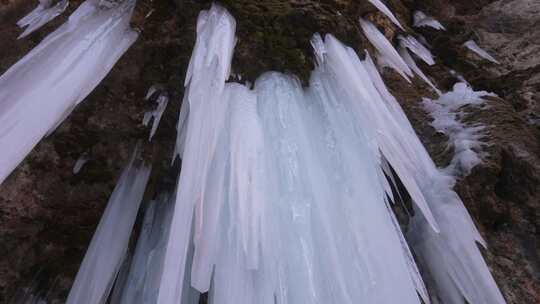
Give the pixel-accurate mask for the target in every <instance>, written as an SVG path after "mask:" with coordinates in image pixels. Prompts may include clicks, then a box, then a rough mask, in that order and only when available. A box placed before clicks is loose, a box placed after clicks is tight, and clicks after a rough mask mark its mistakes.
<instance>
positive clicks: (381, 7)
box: [369, 0, 405, 31]
mask: <svg viewBox="0 0 540 304" xmlns="http://www.w3.org/2000/svg"><path fill="white" fill-rule="evenodd" d="M369 2H371V4H373V5H374V6H375V7H376V8H378V9H379V10H380V11H381V12H382V13H383V14H385V15H386V16H387V17H388V18H389V19H390V20H391V21H392V22H393V23H394V24H395V25H397V26H398V27H399V28H400V29H401V30H402V31H405V29H404V28H403V26H402V25H401V23H399V21H398V19H397V18H396V16H394V14H393V13H392V11H391V10H390V9H389V8H388V7H387V6H386V5H384V3H382V2H381V1H380V0H369Z"/></svg>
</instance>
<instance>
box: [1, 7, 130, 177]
mask: <svg viewBox="0 0 540 304" xmlns="http://www.w3.org/2000/svg"><path fill="white" fill-rule="evenodd" d="M100 3H101V1H99V0H86V1H85V2H83V3H82V4H81V5H80V6H79V8H77V10H76V11H75V12H74V13H73V14H72V15H71V16H70V17H69V20H68V21H67V22H66V23H65V24H63V25H62V26H61V27H59V28H58V29H57V30H56V31H54V32H53V33H51V34H49V35H48V36H47V37H46V38H45V39H44V40H43V41H42V42H41V43H40V44H39V45H38V46H36V47H35V48H34V49H33V50H32V51H30V52H29V53H28V54H27V55H26V56H25V57H23V58H22V59H21V60H19V61H18V62H17V63H16V64H15V65H13V66H12V67H11V68H10V69H9V70H8V71H7V72H5V73H4V74H3V75H2V76H0V147H10V148H9V149H0V183H2V182H3V181H4V179H5V178H6V177H7V176H8V175H9V174H10V172H11V171H12V170H13V169H14V168H15V167H16V166H17V165H18V164H19V163H20V162H21V161H22V160H23V159H24V157H25V156H26V155H27V154H28V153H29V152H30V151H31V150H32V148H33V147H34V146H35V145H36V144H37V143H38V142H39V141H40V140H41V138H43V137H44V136H46V135H47V134H48V133H51V132H53V131H54V129H56V127H57V126H58V125H59V124H60V123H62V121H63V120H64V119H65V118H66V117H67V116H69V114H70V113H71V111H72V110H73V109H74V108H75V106H76V105H77V104H78V103H80V102H81V101H83V100H84V98H85V97H86V96H87V95H88V94H89V93H90V92H91V91H92V90H93V89H94V88H95V87H96V86H97V85H98V83H99V82H100V81H101V80H102V79H103V78H104V77H105V75H107V73H108V72H109V71H110V70H111V68H112V67H113V65H114V64H115V63H116V61H117V60H118V59H119V58H120V56H122V54H124V52H125V51H126V50H127V49H128V48H129V47H130V46H131V44H132V43H133V42H134V41H135V40H136V38H137V33H136V32H135V31H133V30H132V29H131V28H130V26H129V21H130V18H131V13H132V11H133V8H134V4H135V1H134V0H124V1H119V2H116V3H115V4H113V5H112V6H111V7H104V6H102V5H100Z"/></svg>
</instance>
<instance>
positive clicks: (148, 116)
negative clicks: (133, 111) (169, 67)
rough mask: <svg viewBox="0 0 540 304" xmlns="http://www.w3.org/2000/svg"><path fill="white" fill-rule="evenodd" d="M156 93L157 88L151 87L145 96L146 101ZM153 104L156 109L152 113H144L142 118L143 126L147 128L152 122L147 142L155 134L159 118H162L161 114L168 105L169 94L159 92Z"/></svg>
mask: <svg viewBox="0 0 540 304" xmlns="http://www.w3.org/2000/svg"><path fill="white" fill-rule="evenodd" d="M156 92H158V91H157V88H156V87H155V86H152V87H151V88H150V89H149V90H148V93H147V94H146V100H150V99H151V98H152V96H154V94H155V93H156ZM155 103H156V104H157V106H156V108H155V109H154V110H152V111H149V112H146V113H144V117H143V125H144V126H148V125H149V124H150V122H152V129H151V130H150V136H149V138H148V141H151V140H152V137H154V134H155V133H156V130H157V128H158V126H159V122H160V120H161V116H163V112H165V109H166V108H167V104H168V103H169V94H168V93H167V92H166V91H164V90H162V91H160V92H159V95H157V99H156V100H155Z"/></svg>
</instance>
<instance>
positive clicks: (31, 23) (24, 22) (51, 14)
mask: <svg viewBox="0 0 540 304" xmlns="http://www.w3.org/2000/svg"><path fill="white" fill-rule="evenodd" d="M53 4H54V3H53V1H52V0H39V4H38V6H37V7H36V8H35V9H34V10H33V11H31V12H30V13H29V14H28V15H26V16H24V17H23V18H21V20H19V21H18V22H17V25H18V26H19V27H21V28H23V27H26V29H25V30H24V32H22V33H21V34H20V35H19V37H18V38H17V39H21V38H24V37H26V36H28V35H30V34H31V33H32V32H34V31H35V30H37V29H39V28H40V27H42V26H43V25H44V24H46V23H47V22H49V21H51V20H52V19H54V18H55V17H56V16H58V15H60V14H61V13H63V12H64V11H65V10H66V8H67V7H68V5H69V1H68V0H60V1H58V2H56V3H55V4H54V5H53Z"/></svg>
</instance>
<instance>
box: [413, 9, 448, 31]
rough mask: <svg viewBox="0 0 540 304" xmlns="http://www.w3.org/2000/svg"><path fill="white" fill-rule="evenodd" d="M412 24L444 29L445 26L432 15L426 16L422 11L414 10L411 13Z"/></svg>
mask: <svg viewBox="0 0 540 304" xmlns="http://www.w3.org/2000/svg"><path fill="white" fill-rule="evenodd" d="M413 26H414V27H423V26H426V27H431V28H434V29H436V30H442V31H446V28H445V27H444V26H443V25H442V24H441V23H440V22H439V21H437V20H435V19H434V18H433V17H430V16H427V15H426V14H424V12H422V11H416V12H414V15H413Z"/></svg>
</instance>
